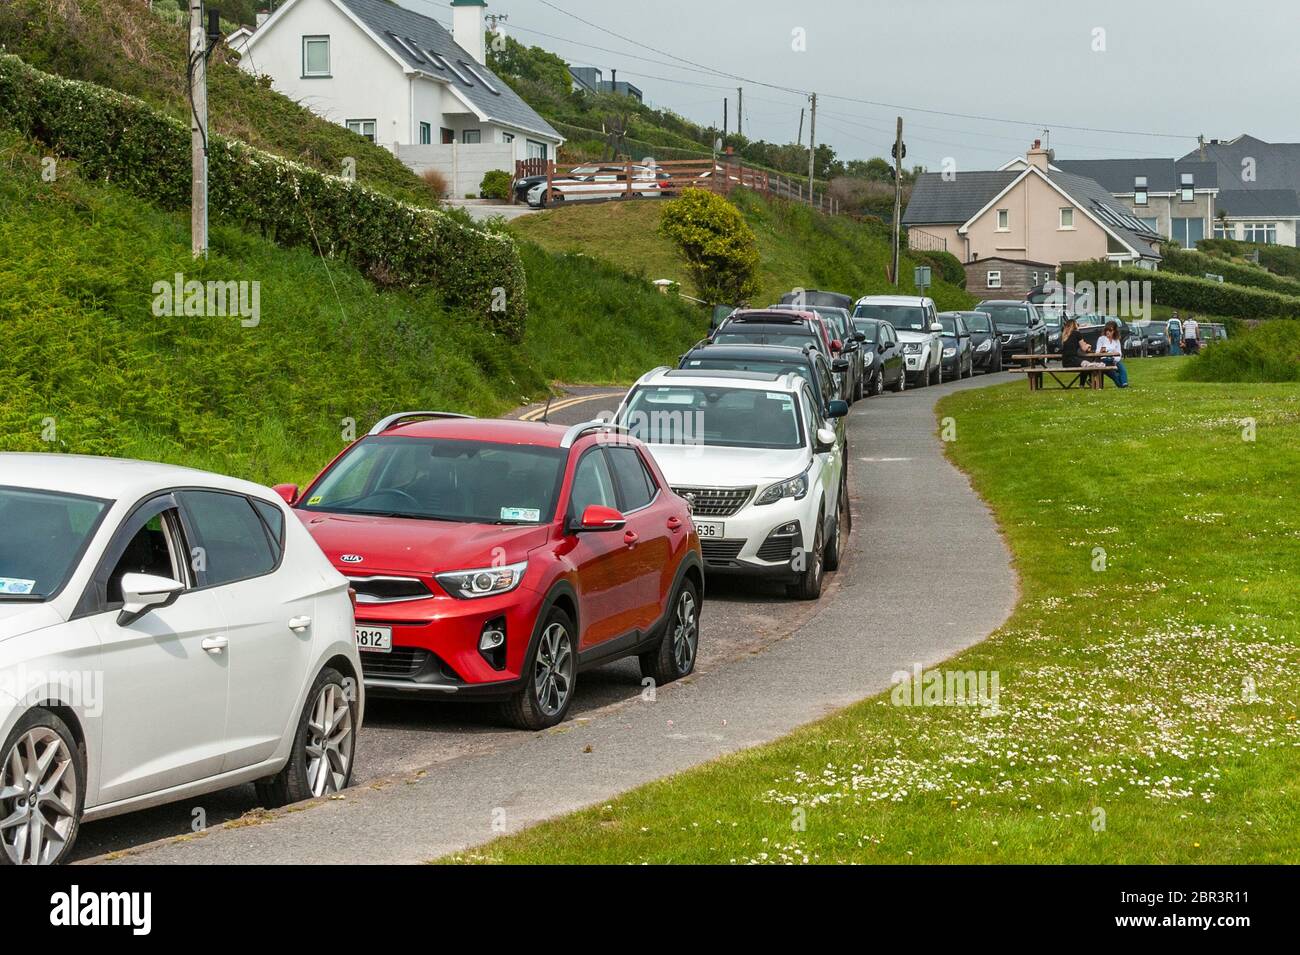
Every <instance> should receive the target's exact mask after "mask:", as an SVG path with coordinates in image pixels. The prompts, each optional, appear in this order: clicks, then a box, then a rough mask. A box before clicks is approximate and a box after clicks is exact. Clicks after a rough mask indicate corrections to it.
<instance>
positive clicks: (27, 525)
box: [0, 487, 110, 601]
mask: <svg viewBox="0 0 1300 955" xmlns="http://www.w3.org/2000/svg"><path fill="white" fill-rule="evenodd" d="M109 504H110V502H109V501H103V500H100V499H98V498H93V497H81V496H80V495H76V494H60V493H56V492H54V491H37V490H31V489H27V488H15V487H0V527H3V528H4V532H3V533H0V601H12V600H44V599H45V598H47V597H49V596H51V595H53V594H56V593H58V592H59V590H60V589H62V587H63V585H64V584H65V583H67V582H68V578H69V577H71V576H72V572H73V570H75V569H76V566H77V560H78V558H79V557H80V556H81V553H82V551H84V550H85V549H86V545H87V544H88V543H89V542H90V539H91V537H93V536H94V533H95V529H96V528H97V527H99V522H100V519H101V518H102V517H103V516H104V512H105V511H106V510H107V509H108V506H109Z"/></svg>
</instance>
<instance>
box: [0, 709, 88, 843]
mask: <svg viewBox="0 0 1300 955" xmlns="http://www.w3.org/2000/svg"><path fill="white" fill-rule="evenodd" d="M0 758H2V759H3V762H0V865H58V864H59V863H61V862H63V861H65V860H66V859H67V857H68V853H70V852H71V851H72V846H73V843H75V842H76V840H77V832H78V830H79V829H80V827H81V810H82V807H83V806H84V805H85V799H86V767H85V754H84V753H82V751H81V748H80V747H79V746H78V745H77V742H76V740H75V739H74V738H73V736H72V731H71V730H69V729H68V724H66V723H65V722H63V720H61V719H60V718H59V717H58V716H56V715H55V714H53V713H51V712H50V711H49V710H41V709H37V710H32V711H31V712H29V713H26V714H25V715H24V716H23V717H22V719H20V720H19V721H18V725H17V726H15V727H14V728H13V731H12V732H11V733H10V734H9V738H8V739H7V740H6V741H5V746H4V750H3V756H2V757H0Z"/></svg>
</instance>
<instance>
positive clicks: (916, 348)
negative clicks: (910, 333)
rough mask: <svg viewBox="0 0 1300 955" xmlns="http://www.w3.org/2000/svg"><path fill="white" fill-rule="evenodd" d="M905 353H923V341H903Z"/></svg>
mask: <svg viewBox="0 0 1300 955" xmlns="http://www.w3.org/2000/svg"><path fill="white" fill-rule="evenodd" d="M903 354H905V355H919V354H921V343H920V342H904V343H903Z"/></svg>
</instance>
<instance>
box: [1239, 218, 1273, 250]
mask: <svg viewBox="0 0 1300 955" xmlns="http://www.w3.org/2000/svg"><path fill="white" fill-rule="evenodd" d="M1241 238H1242V241H1243V242H1262V243H1264V244H1265V245H1276V244H1277V223H1276V222H1246V223H1243V224H1242V226H1241Z"/></svg>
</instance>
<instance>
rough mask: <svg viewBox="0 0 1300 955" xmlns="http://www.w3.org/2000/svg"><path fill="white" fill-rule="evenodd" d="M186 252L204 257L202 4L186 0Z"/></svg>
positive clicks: (205, 163)
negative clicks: (187, 230)
mask: <svg viewBox="0 0 1300 955" xmlns="http://www.w3.org/2000/svg"><path fill="white" fill-rule="evenodd" d="M188 82H189V98H190V176H191V179H192V184H191V189H190V252H191V253H192V254H193V256H194V257H195V258H196V259H197V258H206V257H207V254H208V39H207V35H206V33H205V32H204V29H203V0H190V51H189V79H188Z"/></svg>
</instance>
